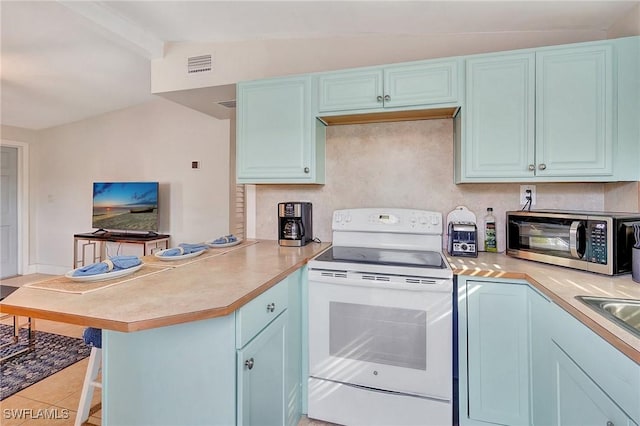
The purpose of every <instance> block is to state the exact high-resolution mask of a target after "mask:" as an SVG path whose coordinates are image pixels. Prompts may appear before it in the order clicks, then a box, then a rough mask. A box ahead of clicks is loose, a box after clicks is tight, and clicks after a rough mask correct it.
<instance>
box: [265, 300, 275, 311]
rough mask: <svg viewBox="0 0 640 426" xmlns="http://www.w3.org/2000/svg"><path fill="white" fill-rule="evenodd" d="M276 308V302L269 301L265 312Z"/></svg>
mask: <svg viewBox="0 0 640 426" xmlns="http://www.w3.org/2000/svg"><path fill="white" fill-rule="evenodd" d="M275 310H276V304H275V303H274V302H271V303H269V304H268V305H267V312H273V311H275Z"/></svg>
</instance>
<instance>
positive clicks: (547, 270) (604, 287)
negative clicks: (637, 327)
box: [447, 253, 640, 364]
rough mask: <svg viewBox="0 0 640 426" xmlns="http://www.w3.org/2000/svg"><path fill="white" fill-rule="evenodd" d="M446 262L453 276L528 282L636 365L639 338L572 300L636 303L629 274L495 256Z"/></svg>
mask: <svg viewBox="0 0 640 426" xmlns="http://www.w3.org/2000/svg"><path fill="white" fill-rule="evenodd" d="M447 260H448V261H449V264H450V265H451V267H452V268H453V270H454V273H455V274H456V275H466V276H476V277H486V278H502V279H519V280H526V281H528V282H529V283H530V284H531V285H532V286H533V287H535V288H536V289H537V290H538V291H540V292H541V293H542V294H544V295H546V296H547V297H548V298H549V299H551V300H552V301H553V302H554V303H556V304H557V305H559V306H560V307H562V308H563V309H564V310H566V311H567V312H569V313H570V314H571V315H573V316H574V317H575V318H577V319H578V320H580V321H581V322H582V323H583V324H585V325H586V326H588V327H589V328H591V329H592V330H593V331H594V332H596V333H597V334H598V335H600V336H601V337H602V338H603V339H605V340H606V341H607V342H609V343H610V344H612V345H613V346H615V347H616V348H617V349H618V350H619V351H621V352H622V353H624V354H625V355H627V356H628V357H629V358H631V359H632V360H634V361H635V362H636V363H638V364H640V338H638V337H636V336H635V335H634V334H632V333H631V332H629V331H627V330H626V329H625V328H623V327H621V326H619V325H617V324H615V323H613V322H612V321H610V320H608V319H607V318H605V317H604V316H602V315H600V314H599V313H597V312H596V311H594V310H593V309H591V308H590V307H588V306H587V305H585V304H584V303H582V302H581V301H579V300H577V299H576V298H575V296H598V297H611V298H619V299H635V300H640V283H636V282H634V281H633V280H632V279H631V275H630V274H625V275H620V276H615V277H611V276H606V275H598V274H593V273H589V272H581V271H578V270H575V269H570V268H564V267H560V266H552V265H546V264H543V263H539V262H533V261H528V260H520V259H515V258H512V257H509V256H506V255H504V254H495V253H479V254H478V257H477V258H463V257H452V256H448V257H447Z"/></svg>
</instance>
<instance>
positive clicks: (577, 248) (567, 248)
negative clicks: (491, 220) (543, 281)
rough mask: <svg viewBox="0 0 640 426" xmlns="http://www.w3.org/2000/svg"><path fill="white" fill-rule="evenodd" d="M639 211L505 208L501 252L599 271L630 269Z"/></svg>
mask: <svg viewBox="0 0 640 426" xmlns="http://www.w3.org/2000/svg"><path fill="white" fill-rule="evenodd" d="M634 223H640V213H610V212H587V211H560V210H544V211H542V210H537V211H509V212H507V255H509V256H513V257H518V258H521V259H527V260H535V261H538V262H544V263H550V264H552V265H559V266H566V267H569V268H575V269H581V270H583V271H589V272H595V273H598V274H605V275H618V274H624V273H628V272H631V253H632V250H631V249H632V247H633V245H634V236H633V224H634Z"/></svg>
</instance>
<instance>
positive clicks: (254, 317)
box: [236, 280, 288, 349]
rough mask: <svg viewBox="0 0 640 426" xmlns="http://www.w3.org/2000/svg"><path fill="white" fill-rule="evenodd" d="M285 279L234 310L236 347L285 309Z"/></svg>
mask: <svg viewBox="0 0 640 426" xmlns="http://www.w3.org/2000/svg"><path fill="white" fill-rule="evenodd" d="M287 302H288V291H287V282H286V280H285V281H283V282H280V283H278V284H276V285H275V286H274V287H271V288H270V289H269V290H267V291H265V292H264V293H262V294H261V295H260V296H258V297H256V298H255V299H253V300H252V301H251V302H249V303H247V304H246V305H244V306H243V307H241V308H240V309H238V311H237V312H236V348H237V349H240V348H242V347H243V346H244V345H246V344H247V343H248V342H249V341H250V340H251V339H253V338H254V336H255V335H256V334H258V333H259V332H260V331H261V330H262V329H263V328H265V327H266V326H267V325H269V323H270V322H271V321H273V320H274V319H275V318H276V317H277V316H278V315H280V313H281V312H282V311H284V310H285V309H287Z"/></svg>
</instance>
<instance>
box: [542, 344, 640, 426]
mask: <svg viewBox="0 0 640 426" xmlns="http://www.w3.org/2000/svg"><path fill="white" fill-rule="evenodd" d="M551 346H552V348H551V359H552V362H553V365H552V368H553V374H554V387H553V390H552V392H553V405H554V406H553V407H552V410H551V411H552V412H553V413H554V414H555V418H554V419H553V423H552V424H553V425H558V426H561V425H580V426H590V425H593V426H603V425H608V426H613V425H615V426H619V425H626V426H632V425H635V423H634V422H632V421H631V419H629V418H628V417H627V416H626V415H625V413H624V412H622V410H620V408H618V406H617V405H616V404H614V403H613V401H611V400H610V399H609V397H608V396H607V394H605V393H604V392H603V391H602V390H601V389H600V388H599V387H598V385H596V384H595V383H594V382H593V380H591V378H590V377H589V376H588V375H587V374H586V373H585V372H584V371H583V370H582V369H580V367H578V365H577V364H576V363H574V362H573V360H572V359H571V358H569V356H568V355H567V354H566V353H565V352H564V351H563V350H562V349H561V348H560V347H559V346H558V345H557V344H555V343H553V344H552V345H551Z"/></svg>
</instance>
